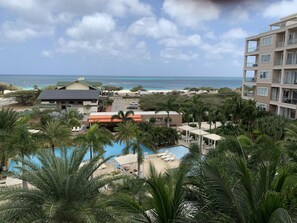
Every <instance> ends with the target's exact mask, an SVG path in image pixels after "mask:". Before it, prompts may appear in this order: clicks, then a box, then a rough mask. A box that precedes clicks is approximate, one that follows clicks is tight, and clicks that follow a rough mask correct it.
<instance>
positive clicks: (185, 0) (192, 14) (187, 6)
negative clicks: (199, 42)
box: [163, 0, 220, 28]
mask: <svg viewBox="0 0 297 223" xmlns="http://www.w3.org/2000/svg"><path fill="white" fill-rule="evenodd" d="M163 11H164V12H165V13H166V14H168V15H169V16H170V17H171V18H173V19H175V20H176V21H177V22H178V23H179V24H180V25H182V26H185V27H191V28H197V27H198V26H199V25H201V22H204V21H212V20H217V19H218V18H219V14H220V9H219V7H218V6H217V5H216V4H214V3H213V2H212V1H206V0H201V1H196V0H165V1H164V4H163Z"/></svg>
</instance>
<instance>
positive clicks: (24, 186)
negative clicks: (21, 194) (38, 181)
mask: <svg viewBox="0 0 297 223" xmlns="http://www.w3.org/2000/svg"><path fill="white" fill-rule="evenodd" d="M21 156H22V160H24V159H25V154H24V151H23V150H21ZM23 174H24V167H23V162H22V175H23ZM22 183H23V189H28V182H27V181H25V180H22Z"/></svg>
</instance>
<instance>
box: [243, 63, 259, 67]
mask: <svg viewBox="0 0 297 223" xmlns="http://www.w3.org/2000/svg"><path fill="white" fill-rule="evenodd" d="M246 67H258V64H257V63H255V62H248V63H246Z"/></svg>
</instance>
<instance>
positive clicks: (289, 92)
mask: <svg viewBox="0 0 297 223" xmlns="http://www.w3.org/2000/svg"><path fill="white" fill-rule="evenodd" d="M244 56H245V60H244V70H243V83H242V98H243V99H254V100H256V102H257V105H258V106H260V107H261V108H262V109H264V110H267V111H270V112H272V113H275V114H278V115H281V116H284V117H286V118H289V119H295V118H296V109H297V107H296V106H297V14H294V15H291V16H287V17H285V18H282V19H281V20H280V21H278V22H275V23H273V24H271V25H270V30H269V31H267V32H263V33H260V34H258V35H255V36H251V37H248V38H247V39H246V44H245V55H244Z"/></svg>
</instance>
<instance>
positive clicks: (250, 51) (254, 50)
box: [247, 46, 259, 53]
mask: <svg viewBox="0 0 297 223" xmlns="http://www.w3.org/2000/svg"><path fill="white" fill-rule="evenodd" d="M257 51H259V47H257V46H254V47H249V48H248V50H247V52H248V53H253V52H257Z"/></svg>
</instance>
